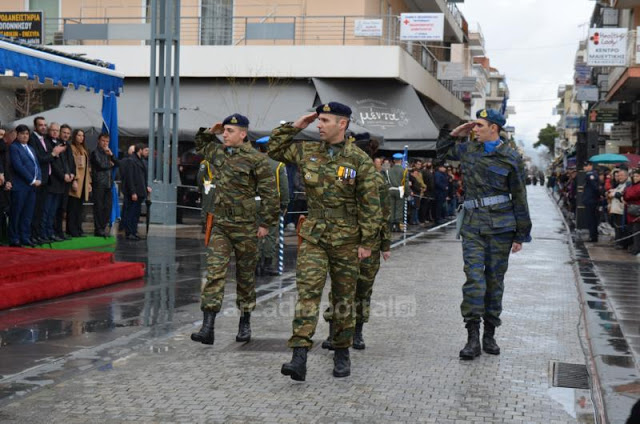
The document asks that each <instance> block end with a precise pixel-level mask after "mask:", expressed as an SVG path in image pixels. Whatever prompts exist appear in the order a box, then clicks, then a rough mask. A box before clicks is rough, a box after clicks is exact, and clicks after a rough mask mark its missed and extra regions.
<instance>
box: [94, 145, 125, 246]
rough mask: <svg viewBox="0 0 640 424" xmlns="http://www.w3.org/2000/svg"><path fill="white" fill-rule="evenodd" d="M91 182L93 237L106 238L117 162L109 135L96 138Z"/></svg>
mask: <svg viewBox="0 0 640 424" xmlns="http://www.w3.org/2000/svg"><path fill="white" fill-rule="evenodd" d="M90 161H91V181H92V188H93V191H92V192H91V195H92V197H93V222H94V226H95V228H94V235H96V236H99V237H106V236H107V233H106V231H105V230H106V228H107V225H108V224H109V219H110V217H111V202H112V200H111V186H112V185H113V176H112V170H113V168H114V167H115V166H118V164H119V161H118V159H117V158H116V157H115V156H114V155H113V152H112V151H111V149H110V148H109V134H106V133H102V134H100V135H99V136H98V146H97V147H96V149H95V150H94V151H93V152H91V157H90Z"/></svg>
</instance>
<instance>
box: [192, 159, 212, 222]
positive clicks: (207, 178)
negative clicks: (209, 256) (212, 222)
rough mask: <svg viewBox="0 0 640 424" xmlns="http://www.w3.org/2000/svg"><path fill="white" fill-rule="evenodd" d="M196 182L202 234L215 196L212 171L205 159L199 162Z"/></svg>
mask: <svg viewBox="0 0 640 424" xmlns="http://www.w3.org/2000/svg"><path fill="white" fill-rule="evenodd" d="M196 180H197V181H198V188H199V189H200V207H201V210H200V223H201V224H202V232H203V233H204V230H205V225H206V222H207V214H209V213H213V199H214V197H215V194H216V188H215V185H214V184H213V171H212V169H211V164H210V163H209V162H208V161H207V160H206V159H205V160H203V161H202V162H200V168H199V169H198V175H197V176H196Z"/></svg>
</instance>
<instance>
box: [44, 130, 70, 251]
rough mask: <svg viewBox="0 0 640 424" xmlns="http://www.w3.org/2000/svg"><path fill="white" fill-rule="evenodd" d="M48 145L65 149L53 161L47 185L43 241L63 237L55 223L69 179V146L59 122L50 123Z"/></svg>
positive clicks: (47, 137)
mask: <svg viewBox="0 0 640 424" xmlns="http://www.w3.org/2000/svg"><path fill="white" fill-rule="evenodd" d="M45 141H46V143H45V144H46V145H48V146H50V147H51V149H54V148H56V147H62V148H64V150H63V151H62V152H61V153H60V155H58V156H56V157H54V159H53V161H51V163H50V164H49V165H50V170H51V173H50V174H49V179H48V182H47V184H46V187H45V191H46V198H45V202H44V209H43V212H42V220H41V222H40V238H41V239H42V240H43V241H45V242H46V241H61V240H63V239H62V238H60V237H58V236H57V235H55V234H54V231H53V225H54V222H55V219H56V213H57V210H58V208H59V207H60V203H61V202H62V195H63V193H64V191H65V188H66V182H67V180H68V179H69V167H68V164H67V161H66V158H65V157H64V156H66V149H67V146H66V145H65V144H63V143H62V141H61V140H60V125H59V124H58V123H57V122H52V123H51V124H49V131H48V134H47V136H46V137H45Z"/></svg>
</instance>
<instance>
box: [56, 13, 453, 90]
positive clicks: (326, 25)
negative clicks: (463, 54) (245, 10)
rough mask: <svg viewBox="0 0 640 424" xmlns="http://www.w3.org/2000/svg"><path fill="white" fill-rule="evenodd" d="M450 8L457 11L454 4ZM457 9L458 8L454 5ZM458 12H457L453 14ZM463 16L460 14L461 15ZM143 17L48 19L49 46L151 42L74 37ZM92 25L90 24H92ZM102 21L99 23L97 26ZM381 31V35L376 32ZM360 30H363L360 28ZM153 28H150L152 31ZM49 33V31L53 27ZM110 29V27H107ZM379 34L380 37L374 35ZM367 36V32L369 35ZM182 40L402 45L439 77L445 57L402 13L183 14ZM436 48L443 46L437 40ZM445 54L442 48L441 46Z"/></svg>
mask: <svg viewBox="0 0 640 424" xmlns="http://www.w3.org/2000/svg"><path fill="white" fill-rule="evenodd" d="M449 5H450V8H449V10H452V9H454V8H452V7H451V6H454V7H455V5H452V4H451V3H450V4H449ZM454 10H455V11H457V8H455V9H454ZM452 13H453V12H452ZM461 16H462V15H460V17H461ZM365 20H369V21H372V20H375V21H376V25H373V26H367V27H366V28H365V32H362V30H363V27H362V25H361V24H362V22H361V21H365ZM144 22H145V20H144V18H142V17H127V18H121V17H106V18H62V19H45V25H46V27H47V28H49V30H50V29H51V28H54V29H55V31H53V32H52V33H53V34H54V36H53V37H52V38H49V39H47V40H46V44H62V45H78V44H80V45H131V44H133V45H139V44H140V43H144V42H145V40H144V39H141V38H137V39H133V40H125V39H123V37H122V36H121V35H119V34H118V33H117V31H112V32H113V33H114V34H115V37H116V38H114V39H92V38H91V37H86V36H85V37H84V39H74V37H76V36H75V35H70V34H71V33H72V32H74V33H77V31H73V30H74V29H75V28H74V27H73V26H77V25H86V27H85V28H86V29H87V32H84V31H81V32H84V33H85V34H90V33H91V30H92V27H90V26H89V25H90V24H93V25H95V27H94V28H96V30H102V31H104V26H105V24H106V26H107V27H109V25H114V26H117V25H122V24H128V25H131V24H140V25H143V24H144ZM88 24H89V25H88ZM96 24H98V25H96ZM376 29H377V33H376V31H375V30H376ZM357 30H359V31H360V32H357ZM147 31H148V30H147ZM48 32H49V31H48ZM107 33H108V31H107ZM374 33H375V35H374ZM363 34H364V35H363ZM180 43H181V45H183V46H189V45H197V46H205V45H233V46H237V45H277V46H283V45H321V46H326V45H336V46H337V45H341V46H343V45H353V46H399V47H401V48H402V49H404V50H405V51H406V52H407V53H409V54H410V55H411V56H412V57H413V58H414V59H415V60H416V62H418V63H419V64H420V65H421V66H422V67H423V68H424V69H425V70H427V71H428V72H429V73H430V74H431V75H432V76H433V77H434V78H435V77H436V76H437V69H438V61H439V60H446V58H445V57H439V56H438V55H436V54H434V52H433V51H432V50H431V49H430V48H429V47H430V45H429V44H428V43H424V42H417V41H414V42H407V41H403V40H400V17H399V16H397V15H382V16H235V17H229V18H223V17H219V18H217V17H216V18H202V17H199V16H182V17H181V18H180ZM436 44H437V45H436V46H435V47H441V46H440V44H441V43H436ZM436 52H437V53H442V52H443V50H442V49H441V48H438V49H436ZM440 83H441V84H442V85H443V86H444V87H445V88H446V89H447V90H449V91H450V92H451V93H452V94H453V95H454V96H455V97H456V98H458V99H461V98H462V93H459V92H454V91H453V90H452V83H451V81H440Z"/></svg>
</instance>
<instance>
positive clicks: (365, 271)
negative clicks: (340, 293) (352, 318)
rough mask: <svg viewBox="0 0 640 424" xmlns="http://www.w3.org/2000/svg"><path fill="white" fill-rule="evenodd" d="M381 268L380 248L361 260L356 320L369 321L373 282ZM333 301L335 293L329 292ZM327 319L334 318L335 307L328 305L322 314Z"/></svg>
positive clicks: (357, 285)
mask: <svg viewBox="0 0 640 424" xmlns="http://www.w3.org/2000/svg"><path fill="white" fill-rule="evenodd" d="M379 270H380V250H378V249H373V250H371V256H369V257H368V258H367V259H364V260H362V261H360V272H359V274H358V282H357V283H356V297H355V306H356V322H357V323H361V322H369V315H370V313H371V294H372V293H373V283H374V281H375V280H376V275H378V271H379ZM332 301H333V295H332V294H331V292H329V302H330V303H331V302H332ZM322 316H323V318H324V320H325V321H332V320H333V308H332V307H328V308H327V309H326V310H325V311H324V313H323V314H322Z"/></svg>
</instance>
